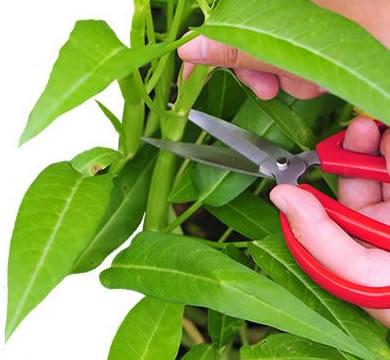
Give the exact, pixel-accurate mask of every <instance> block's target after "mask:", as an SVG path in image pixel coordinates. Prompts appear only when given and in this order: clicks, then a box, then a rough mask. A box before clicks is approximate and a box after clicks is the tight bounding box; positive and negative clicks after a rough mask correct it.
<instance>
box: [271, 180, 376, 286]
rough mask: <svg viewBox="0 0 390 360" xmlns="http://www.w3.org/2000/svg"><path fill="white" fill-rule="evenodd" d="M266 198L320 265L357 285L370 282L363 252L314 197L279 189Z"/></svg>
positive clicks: (287, 187) (292, 188)
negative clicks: (281, 214) (275, 207)
mask: <svg viewBox="0 0 390 360" xmlns="http://www.w3.org/2000/svg"><path fill="white" fill-rule="evenodd" d="M270 198H271V201H272V202H273V203H274V204H275V205H276V206H277V207H278V208H279V210H280V211H282V212H283V213H284V214H285V215H286V217H287V219H288V221H289V224H290V226H291V230H292V231H293V233H294V235H295V237H296V238H297V240H298V241H299V242H300V243H301V244H302V245H303V246H304V247H305V248H306V249H307V250H308V251H309V252H310V253H311V254H312V255H313V256H314V257H315V258H316V259H317V260H318V261H319V262H320V263H321V264H323V265H324V266H325V267H327V268H328V269H330V270H331V271H333V272H334V273H336V274H338V275H339V276H341V277H343V278H345V279H348V280H350V281H353V282H355V283H357V284H362V285H368V283H370V282H371V281H372V279H368V278H367V273H366V272H367V265H368V264H367V249H365V248H364V247H363V246H361V245H360V244H358V243H357V242H356V241H355V240H354V239H353V238H351V237H350V236H349V235H348V234H347V233H345V232H344V231H343V229H341V228H340V227H339V226H338V225H337V224H336V223H335V222H333V221H332V220H331V219H330V218H329V217H328V215H327V213H326V211H325V209H324V208H323V207H322V205H321V204H320V202H319V201H318V200H317V199H316V198H315V197H314V195H312V194H311V193H309V192H307V191H305V190H303V189H300V188H299V187H296V186H292V185H279V186H277V187H275V188H274V189H273V190H272V192H271V194H270ZM346 259H347V260H348V264H346ZM346 265H348V266H346ZM363 283H364V284H363ZM371 285H372V284H371Z"/></svg>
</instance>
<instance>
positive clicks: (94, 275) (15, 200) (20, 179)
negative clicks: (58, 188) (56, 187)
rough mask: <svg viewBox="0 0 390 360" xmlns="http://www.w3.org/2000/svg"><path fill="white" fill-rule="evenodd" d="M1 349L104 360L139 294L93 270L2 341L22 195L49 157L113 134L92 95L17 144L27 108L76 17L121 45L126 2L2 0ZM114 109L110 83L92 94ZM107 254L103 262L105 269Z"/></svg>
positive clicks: (9, 353)
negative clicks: (112, 34)
mask: <svg viewBox="0 0 390 360" xmlns="http://www.w3.org/2000/svg"><path fill="white" fill-rule="evenodd" d="M0 3H1V5H0V7H1V8H0V40H1V42H0V44H1V46H0V105H1V106H0V164H1V168H0V172H1V174H0V175H1V176H0V289H1V290H0V333H1V337H0V342H1V344H0V346H1V348H3V349H2V350H1V351H0V358H1V359H2V360H30V359H31V360H46V359H50V360H53V359H56V360H65V359H66V360H70V359H72V360H79V359H80V360H81V359H82V360H103V359H106V358H107V353H108V350H109V346H110V343H111V340H112V338H113V336H114V334H115V331H116V329H117V327H118V325H119V323H120V322H121V320H122V319H123V317H124V316H125V314H126V313H127V311H128V310H129V309H130V308H131V307H132V306H133V305H134V304H135V303H136V302H137V301H138V300H139V299H140V297H141V296H140V295H139V294H136V293H134V292H130V291H117V290H116V291H112V290H107V289H105V288H103V287H102V286H101V285H100V283H99V279H98V274H99V270H100V269H101V268H100V269H98V270H97V271H93V272H91V273H87V274H84V275H77V276H70V277H69V278H67V279H66V280H65V281H63V282H62V283H61V284H60V285H59V286H58V287H57V288H56V289H54V291H52V293H51V294H50V295H49V296H48V297H47V298H46V299H45V300H44V301H43V302H42V303H41V304H40V305H39V306H38V307H37V308H36V309H35V310H34V311H33V312H32V313H31V314H30V315H29V316H28V317H27V318H26V319H25V320H24V321H23V322H22V324H21V325H20V327H19V328H18V329H17V330H16V332H15V333H14V334H13V336H12V337H11V339H10V340H9V341H8V343H7V345H6V346H5V347H4V346H3V344H4V338H3V335H2V334H3V333H4V322H5V313H6V264H7V256H8V245H9V239H10V236H11V233H12V227H13V222H14V219H15V215H16V212H17V209H18V206H19V204H20V201H21V199H22V196H23V193H24V192H25V190H26V189H27V187H28V186H29V184H30V183H31V182H32V181H33V179H34V178H35V177H36V175H37V174H38V173H39V172H40V171H41V170H42V169H43V168H44V167H46V166H47V165H48V164H49V163H52V162H56V161H62V160H67V159H71V158H72V157H73V156H74V155H75V154H77V153H79V152H81V151H83V150H86V149H89V148H91V147H93V146H96V145H102V146H109V147H115V144H116V136H115V134H114V131H113V130H112V128H111V125H110V124H109V122H108V121H107V120H106V119H105V118H104V116H103V115H102V114H101V113H100V111H99V110H98V108H97V106H96V105H95V103H94V102H93V101H91V100H90V101H88V102H87V103H85V104H84V105H82V106H81V107H80V108H78V109H76V110H73V111H71V112H70V113H68V114H66V115H64V116H62V117H60V118H59V119H58V120H57V121H55V122H54V123H53V124H52V125H51V126H50V127H49V128H48V129H47V130H46V131H44V132H43V133H42V134H41V135H39V136H38V137H37V138H35V139H33V140H32V141H30V142H28V143H27V144H26V145H24V146H23V147H22V148H20V149H19V148H18V147H17V143H18V138H19V136H20V134H21V132H22V129H23V127H24V125H25V123H26V120H27V117H28V113H29V111H30V110H31V108H32V107H33V105H34V103H35V101H36V100H37V98H38V96H39V95H40V93H41V91H42V90H43V88H44V85H45V84H46V81H47V78H48V75H49V73H50V69H51V66H52V64H53V62H54V60H55V59H56V57H57V53H58V50H59V48H60V46H61V45H62V44H63V43H64V42H65V41H66V39H67V38H68V35H69V33H70V31H71V30H72V28H73V25H74V23H75V21H76V20H78V19H88V18H92V19H103V20H106V21H107V22H108V23H109V25H110V26H111V27H112V28H113V29H114V31H116V33H117V34H118V36H119V38H120V39H121V40H122V41H124V42H126V43H127V41H128V40H127V39H128V33H129V28H130V24H129V23H130V19H131V13H132V1H131V0H116V1H107V0H66V1H62V0H61V1H53V0H34V1H31V0H9V1H1V2H0ZM97 98H98V99H100V100H103V101H104V103H106V104H107V105H108V106H109V107H110V108H111V109H112V110H113V111H114V112H115V113H116V114H118V115H119V114H120V113H121V106H122V104H121V97H120V94H119V91H118V89H117V87H116V86H111V87H110V88H109V89H107V90H106V91H105V92H104V93H102V94H100V95H98V96H97ZM111 259H112V257H110V259H107V261H106V262H105V263H104V264H103V268H104V267H107V266H108V265H109V263H110V260H111Z"/></svg>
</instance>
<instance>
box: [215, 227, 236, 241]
mask: <svg viewBox="0 0 390 360" xmlns="http://www.w3.org/2000/svg"><path fill="white" fill-rule="evenodd" d="M233 231H234V230H233V229H232V228H231V227H228V228H227V229H226V230H225V232H224V233H223V234H222V235H221V237H220V238H219V239H218V242H219V243H223V242H225V241H226V240H227V239H228V237H229V236H230V235H231V234H232V233H233Z"/></svg>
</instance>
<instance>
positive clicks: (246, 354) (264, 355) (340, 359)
mask: <svg viewBox="0 0 390 360" xmlns="http://www.w3.org/2000/svg"><path fill="white" fill-rule="evenodd" d="M240 359H241V360H260V359H270V360H271V359H272V360H276V359H278V360H293V359H294V360H295V359H296V360H298V359H299V360H305V359H309V360H345V359H346V357H344V356H343V355H342V354H340V353H339V352H338V351H337V350H335V349H332V348H331V347H328V346H324V345H321V344H317V343H314V342H312V341H308V340H306V339H303V338H300V337H298V336H295V335H290V334H277V335H271V336H268V337H267V338H266V339H265V340H263V341H261V342H260V343H258V344H256V345H253V346H243V347H242V348H241V350H240Z"/></svg>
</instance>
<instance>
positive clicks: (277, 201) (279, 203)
mask: <svg viewBox="0 0 390 360" xmlns="http://www.w3.org/2000/svg"><path fill="white" fill-rule="evenodd" d="M271 201H272V202H273V203H274V205H275V206H276V207H277V208H278V209H279V210H280V211H281V212H283V213H286V212H287V207H288V203H287V199H286V198H285V197H284V196H283V195H281V194H279V193H271Z"/></svg>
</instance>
